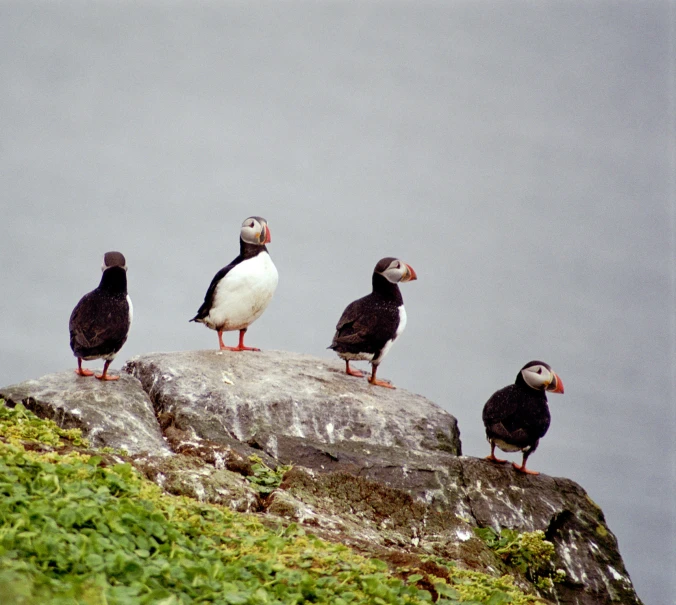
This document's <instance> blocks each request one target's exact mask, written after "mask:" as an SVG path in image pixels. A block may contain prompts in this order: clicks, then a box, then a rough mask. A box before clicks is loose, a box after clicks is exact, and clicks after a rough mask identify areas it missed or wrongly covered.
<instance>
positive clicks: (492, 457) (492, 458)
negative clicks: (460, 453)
mask: <svg viewBox="0 0 676 605" xmlns="http://www.w3.org/2000/svg"><path fill="white" fill-rule="evenodd" d="M486 460H490V461H491V462H495V463H496V464H505V462H507V460H505V459H504V458H497V457H496V456H495V454H493V453H492V452H491V454H490V456H486Z"/></svg>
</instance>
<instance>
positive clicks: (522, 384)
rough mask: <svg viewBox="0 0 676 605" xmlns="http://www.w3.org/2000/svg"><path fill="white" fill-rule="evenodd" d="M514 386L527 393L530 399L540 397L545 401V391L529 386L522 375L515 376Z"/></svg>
mask: <svg viewBox="0 0 676 605" xmlns="http://www.w3.org/2000/svg"><path fill="white" fill-rule="evenodd" d="M514 385H515V386H517V387H518V388H520V389H522V390H523V391H526V393H528V394H529V395H531V396H532V397H541V398H542V399H544V400H545V401H547V393H545V390H544V389H534V388H533V387H531V386H529V385H528V383H527V382H526V381H525V380H524V379H523V375H522V374H521V372H519V373H518V374H517V376H516V380H515V381H514Z"/></svg>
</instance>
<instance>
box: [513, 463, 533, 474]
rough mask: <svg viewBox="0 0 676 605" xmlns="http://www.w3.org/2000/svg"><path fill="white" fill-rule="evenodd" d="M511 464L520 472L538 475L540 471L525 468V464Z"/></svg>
mask: <svg viewBox="0 0 676 605" xmlns="http://www.w3.org/2000/svg"><path fill="white" fill-rule="evenodd" d="M512 466H513V467H514V468H515V469H516V470H517V471H519V472H520V473H524V474H526V475H539V474H540V473H539V472H538V471H532V470H530V469H529V468H526V465H525V464H524V465H520V464H517V463H516V462H512Z"/></svg>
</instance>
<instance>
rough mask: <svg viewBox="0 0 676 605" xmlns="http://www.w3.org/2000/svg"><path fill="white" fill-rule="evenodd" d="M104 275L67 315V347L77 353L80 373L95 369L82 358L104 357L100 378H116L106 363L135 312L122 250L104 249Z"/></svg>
mask: <svg viewBox="0 0 676 605" xmlns="http://www.w3.org/2000/svg"><path fill="white" fill-rule="evenodd" d="M101 271H103V275H102V276H101V283H100V284H99V285H98V287H97V288H95V289H94V290H92V291H91V292H89V293H87V294H85V295H84V296H83V297H82V298H81V299H80V302H78V303H77V305H75V308H74V309H73V312H72V313H71V315H70V321H69V323H68V327H69V329H70V348H71V349H72V350H73V354H74V355H75V357H77V370H75V373H76V374H78V375H79V376H92V375H94V372H92V371H91V370H87V369H85V368H83V367H82V362H83V361H90V360H92V359H105V363H104V365H103V372H101V374H96V378H98V379H99V380H119V378H120V377H119V376H113V375H111V374H108V367H109V366H110V364H111V362H112V361H113V359H114V358H115V355H117V353H118V352H119V351H120V349H121V348H122V346H123V345H124V343H125V342H126V341H127V336H128V335H129V328H131V322H132V318H133V314H134V309H133V307H132V304H131V298H129V294H127V261H126V260H125V258H124V255H123V254H122V253H121V252H106V253H105V254H104V256H103V265H102V266H101Z"/></svg>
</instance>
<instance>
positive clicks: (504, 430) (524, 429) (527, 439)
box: [482, 373, 551, 448]
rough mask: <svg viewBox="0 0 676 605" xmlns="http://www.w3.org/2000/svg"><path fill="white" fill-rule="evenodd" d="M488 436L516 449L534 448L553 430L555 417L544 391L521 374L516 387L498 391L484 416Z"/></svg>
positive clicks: (513, 385)
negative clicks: (527, 381) (528, 382)
mask: <svg viewBox="0 0 676 605" xmlns="http://www.w3.org/2000/svg"><path fill="white" fill-rule="evenodd" d="M482 418H483V422H484V426H485V427H486V436H487V437H488V438H489V439H501V440H503V441H505V442H506V443H508V444H510V445H513V446H515V447H519V448H524V447H532V446H534V445H535V444H536V443H537V441H538V440H539V439H540V438H542V437H543V436H544V435H545V434H546V433H547V430H548V429H549V423H550V421H551V415H550V413H549V406H548V405H547V396H546V395H545V392H544V391H543V390H536V389H532V388H531V387H529V386H528V385H527V384H526V382H525V381H524V380H523V377H522V376H521V373H519V375H518V376H517V380H516V382H515V383H514V384H511V385H509V386H506V387H504V388H503V389H500V390H499V391H497V392H495V393H494V394H493V395H492V396H491V398H490V399H489V400H488V401H487V402H486V405H485V406H484V409H483V414H482Z"/></svg>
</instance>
